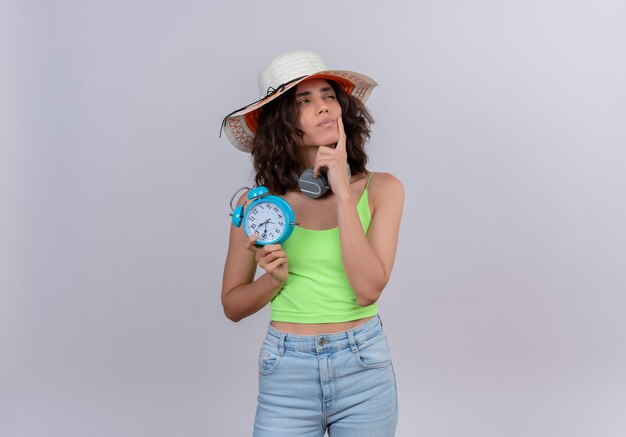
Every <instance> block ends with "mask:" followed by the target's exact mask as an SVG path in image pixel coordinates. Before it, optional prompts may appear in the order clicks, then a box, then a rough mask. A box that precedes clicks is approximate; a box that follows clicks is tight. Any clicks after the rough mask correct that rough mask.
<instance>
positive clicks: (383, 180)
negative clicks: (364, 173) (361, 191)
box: [368, 172, 404, 198]
mask: <svg viewBox="0 0 626 437" xmlns="http://www.w3.org/2000/svg"><path fill="white" fill-rule="evenodd" d="M368 191H369V194H370V195H371V196H372V197H373V198H377V197H386V196H394V197H397V196H404V185H402V182H401V181H400V179H398V178H397V177H395V176H394V175H392V174H391V173H378V172H377V173H374V174H373V175H372V179H371V180H370V184H369V186H368Z"/></svg>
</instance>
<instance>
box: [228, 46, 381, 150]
mask: <svg viewBox="0 0 626 437" xmlns="http://www.w3.org/2000/svg"><path fill="white" fill-rule="evenodd" d="M311 78H320V79H329V80H332V81H334V82H336V83H337V84H338V85H339V86H341V88H343V90H344V91H345V92H346V93H347V94H351V95H352V96H354V97H356V98H357V99H359V100H361V102H363V103H365V102H366V100H367V98H368V97H369V95H370V93H371V92H372V90H373V89H374V87H375V86H376V85H378V84H377V83H376V82H375V81H374V79H372V78H371V77H368V76H366V75H364V74H361V73H357V72H354V71H348V70H329V69H328V68H327V67H326V64H325V63H324V61H322V58H320V56H319V55H318V54H317V53H315V52H311V51H308V50H297V51H294V52H289V53H285V54H283V55H280V56H278V57H276V58H274V59H273V60H272V62H270V63H269V65H268V66H267V67H265V68H264V69H262V70H261V72H260V73H259V78H258V82H259V95H260V99H259V100H257V101H256V102H253V103H250V104H249V105H246V106H244V107H243V108H240V109H237V110H235V111H233V112H231V113H230V114H228V115H227V116H226V117H224V120H223V121H222V128H223V129H224V132H225V133H226V137H227V138H228V140H229V141H230V142H231V143H232V144H233V146H235V147H236V148H238V149H239V150H241V151H243V152H250V151H251V150H252V142H253V140H254V133H255V132H256V128H257V124H258V120H259V113H260V111H261V108H262V107H263V105H265V104H266V103H268V102H271V101H272V100H274V99H275V98H277V97H279V96H280V95H281V94H283V93H284V92H285V91H287V90H289V89H291V88H293V87H294V86H296V85H298V84H299V83H300V82H302V81H303V80H305V79H311Z"/></svg>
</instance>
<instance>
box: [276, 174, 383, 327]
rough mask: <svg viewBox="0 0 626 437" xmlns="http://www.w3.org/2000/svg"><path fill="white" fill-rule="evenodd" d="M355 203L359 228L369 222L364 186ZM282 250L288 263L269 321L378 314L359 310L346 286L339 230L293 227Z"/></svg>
mask: <svg viewBox="0 0 626 437" xmlns="http://www.w3.org/2000/svg"><path fill="white" fill-rule="evenodd" d="M372 174H373V173H370V175H369V177H368V179H367V183H366V185H365V189H364V190H363V194H361V198H360V199H359V203H358V204H357V207H356V208H357V211H358V214H359V218H360V219H361V224H362V225H363V229H364V230H365V233H366V234H367V231H368V229H369V226H370V222H371V220H372V213H371V211H370V208H369V201H368V194H367V187H368V185H369V183H370V179H371V177H372ZM282 247H283V250H284V251H285V252H286V253H287V259H288V260H289V276H288V277H287V281H286V282H285V284H284V285H283V288H282V289H281V290H280V291H279V292H278V294H277V295H276V296H275V297H274V299H273V300H272V302H271V303H270V312H271V319H272V320H275V321H277V322H293V323H338V322H348V321H351V320H358V319H363V318H365V317H370V316H374V315H376V314H377V313H378V306H377V305H376V304H372V305H369V306H366V307H361V306H359V305H358V304H357V302H356V296H355V294H354V292H353V291H352V288H351V287H350V283H349V282H348V278H347V277H346V272H345V271H344V269H343V262H342V261H341V246H340V242H339V228H332V229H324V230H311V229H304V228H300V227H298V226H296V228H295V229H294V230H293V233H292V234H291V236H290V237H289V239H288V240H287V241H285V242H284V243H283V246H282Z"/></svg>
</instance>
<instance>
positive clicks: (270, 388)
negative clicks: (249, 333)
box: [254, 316, 398, 437]
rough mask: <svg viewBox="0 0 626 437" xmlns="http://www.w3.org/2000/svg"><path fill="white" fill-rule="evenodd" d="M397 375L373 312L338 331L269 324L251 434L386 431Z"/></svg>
mask: <svg viewBox="0 0 626 437" xmlns="http://www.w3.org/2000/svg"><path fill="white" fill-rule="evenodd" d="M397 421H398V401H397V394H396V380H395V375H394V372H393V366H392V364H391V356H390V354H389V347H388V346H387V339H386V338H385V334H384V333H383V330H382V324H381V322H380V318H379V317H378V316H374V317H373V318H371V319H370V320H368V321H366V322H365V323H363V324H361V325H359V326H357V327H356V328H354V329H350V330H348V331H344V332H340V333H337V334H321V335H293V334H287V333H284V332H280V331H278V330H276V329H274V328H273V327H272V326H271V325H270V326H269V328H268V331H267V335H266V336H265V341H264V342H263V346H262V347H261V352H260V354H259V396H258V405H257V410H256V418H255V421H254V437H287V436H288V437H322V436H323V435H324V433H325V432H326V430H328V435H329V436H331V437H353V436H354V437H357V436H358V437H392V436H393V435H394V434H395V430H396V424H397Z"/></svg>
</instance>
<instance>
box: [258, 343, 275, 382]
mask: <svg viewBox="0 0 626 437" xmlns="http://www.w3.org/2000/svg"><path fill="white" fill-rule="evenodd" d="M279 362H280V355H278V354H277V353H276V352H274V351H271V350H268V349H267V348H266V346H263V348H262V349H261V352H260V353H259V373H260V374H261V375H269V374H270V373H272V372H273V371H274V370H276V368H277V367H278V363H279Z"/></svg>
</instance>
